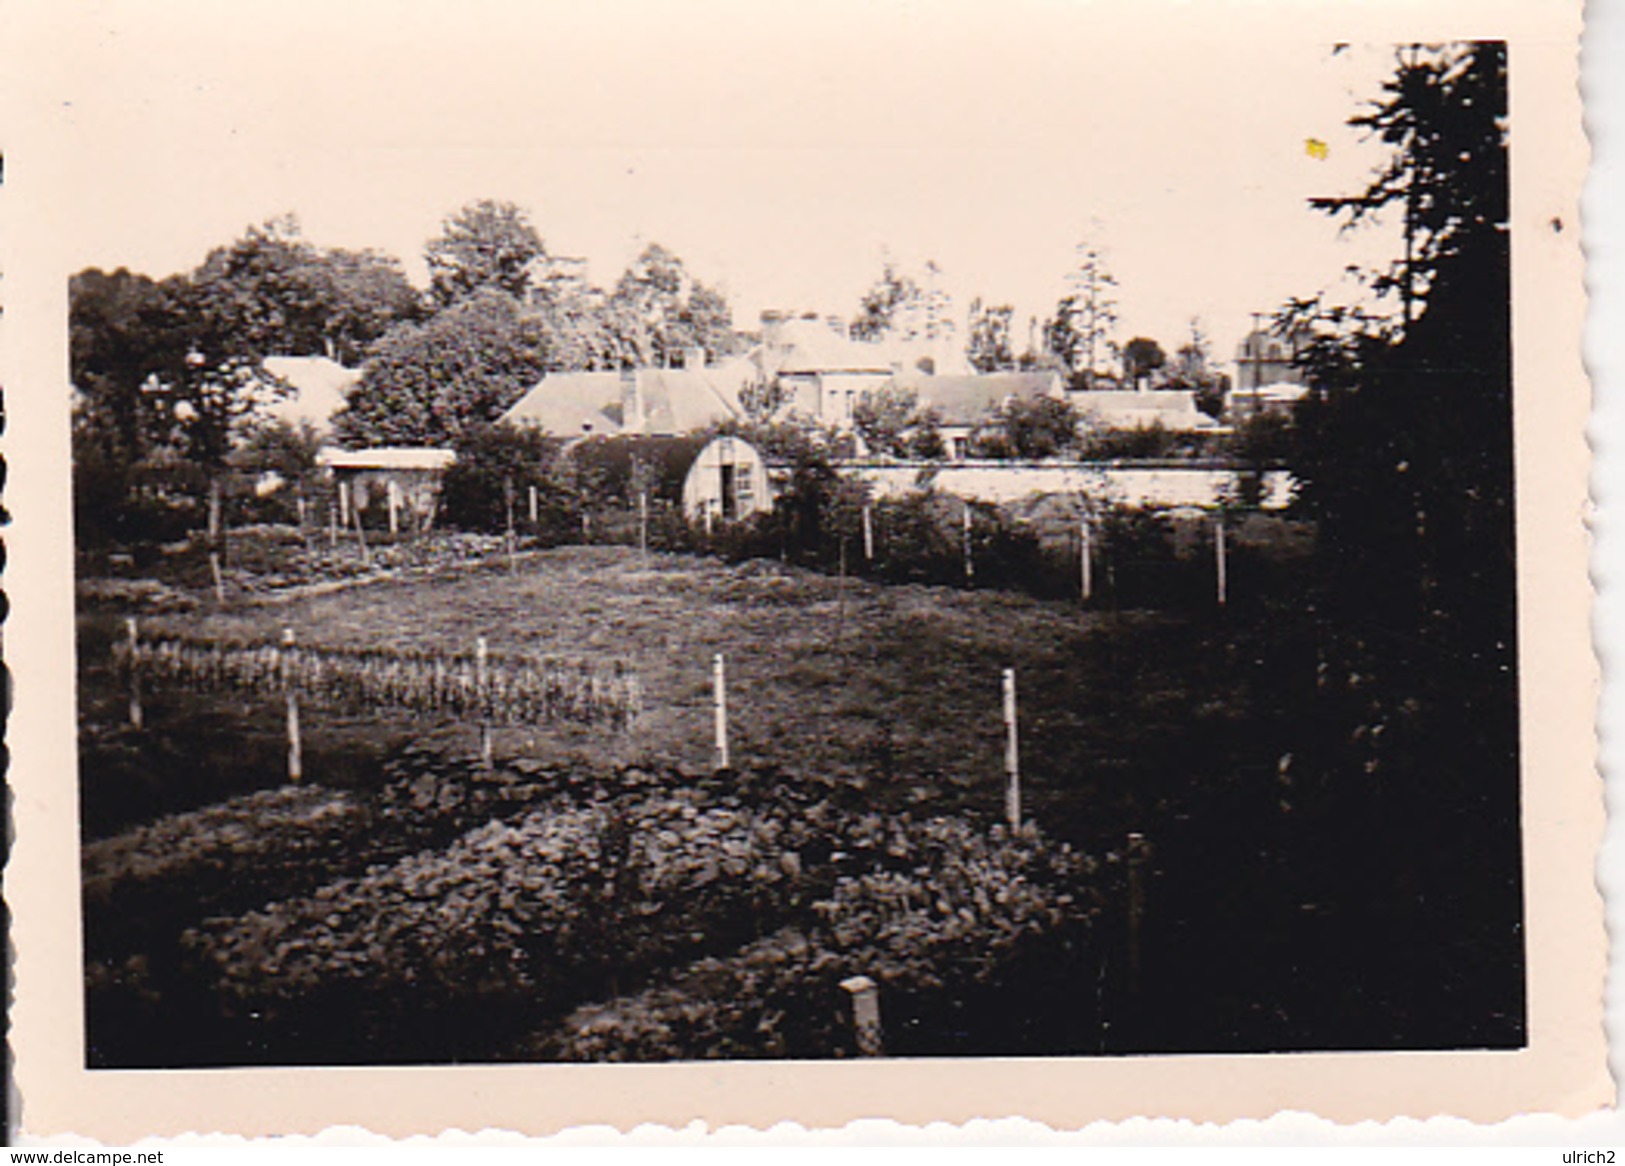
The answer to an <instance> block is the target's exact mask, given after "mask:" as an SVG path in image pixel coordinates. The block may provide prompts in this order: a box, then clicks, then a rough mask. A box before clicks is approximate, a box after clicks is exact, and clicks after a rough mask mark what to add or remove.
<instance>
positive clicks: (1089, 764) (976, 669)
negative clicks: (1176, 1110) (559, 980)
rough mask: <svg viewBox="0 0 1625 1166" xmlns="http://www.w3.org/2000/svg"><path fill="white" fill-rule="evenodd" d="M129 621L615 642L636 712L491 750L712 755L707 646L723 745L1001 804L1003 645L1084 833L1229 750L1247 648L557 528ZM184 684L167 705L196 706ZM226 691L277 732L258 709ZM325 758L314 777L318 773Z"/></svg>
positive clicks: (500, 643) (388, 637)
mask: <svg viewBox="0 0 1625 1166" xmlns="http://www.w3.org/2000/svg"><path fill="white" fill-rule="evenodd" d="M843 591H844V600H843V598H842V594H843ZM1209 622H1210V623H1212V622H1216V621H1209ZM145 626H146V627H148V628H149V629H151V630H152V631H154V632H157V631H160V630H163V629H166V628H167V629H172V630H174V631H177V632H185V633H186V634H188V635H194V636H221V637H233V638H243V639H254V640H265V639H270V638H274V637H275V636H277V635H278V634H279V633H280V630H281V628H282V627H283V626H288V627H292V628H293V629H294V631H295V633H296V634H297V636H298V637H299V640H300V642H301V643H309V644H323V645H331V646H347V647H389V648H410V649H419V650H432V651H436V652H444V653H450V652H468V651H470V650H471V649H472V647H473V644H474V642H475V638H476V637H477V636H479V635H485V636H486V637H487V638H488V639H489V641H490V644H491V650H492V652H493V653H495V654H535V655H556V656H566V657H570V656H590V657H619V658H623V659H626V660H629V661H630V662H631V663H632V664H633V665H634V666H635V667H636V670H637V673H638V675H639V677H640V679H641V682H642V685H643V691H644V694H645V711H644V713H643V715H642V717H641V718H640V719H639V721H638V723H637V724H636V726H635V727H634V728H633V729H632V730H631V732H629V733H625V734H612V733H608V732H606V731H605V730H602V729H596V728H581V727H576V726H569V725H560V726H549V727H544V728H539V729H535V730H505V731H500V732H499V733H498V735H497V746H496V747H497V752H498V753H499V754H515V755H532V756H538V757H551V756H557V755H559V754H560V753H561V752H562V753H564V754H567V755H572V756H580V757H582V758H584V759H586V760H589V761H591V762H593V763H594V764H606V763H608V764H628V763H631V764H635V763H638V762H640V761H653V760H661V761H668V760H669V761H677V762H680V763H684V764H687V765H691V766H694V767H697V768H704V767H708V766H709V765H710V764H711V759H712V706H711V660H712V656H713V655H714V654H715V653H719V652H720V653H722V654H723V655H724V656H725V657H726V659H727V662H728V676H729V708H730V724H731V747H732V752H733V761H734V764H735V766H736V767H737V768H758V767H763V766H767V767H771V766H778V767H781V768H784V769H789V770H793V771H798V772H819V773H824V774H829V775H835V776H840V777H843V778H850V779H851V780H854V781H859V782H866V783H872V784H873V786H874V788H875V790H876V796H877V798H879V799H881V800H882V802H883V803H884V802H888V801H889V800H890V799H892V798H906V799H911V800H924V799H927V798H929V799H932V800H940V801H942V802H943V803H944V808H945V809H950V808H951V809H960V808H972V807H976V806H980V808H982V809H983V810H984V811H985V812H987V813H988V814H990V815H991V814H997V813H998V812H999V808H1000V806H1001V805H1002V792H1001V791H1002V781H1003V777H1002V770H1003V748H1004V729H1003V724H1002V719H1001V703H1000V702H1001V695H1000V673H1001V670H1002V669H1003V668H1006V667H1013V668H1015V669H1016V670H1017V675H1018V683H1019V688H1020V728H1021V750H1022V758H1023V769H1024V773H1023V778H1024V801H1025V805H1026V809H1027V812H1028V814H1029V815H1031V816H1033V817H1034V818H1036V819H1037V820H1038V821H1039V822H1040V823H1041V824H1042V825H1043V826H1044V828H1045V829H1046V830H1048V831H1050V832H1052V833H1058V834H1060V835H1063V836H1068V837H1072V838H1077V839H1080V840H1088V841H1096V840H1101V839H1106V838H1121V836H1122V832H1123V831H1125V830H1128V829H1138V828H1141V827H1142V826H1143V825H1145V823H1142V822H1139V821H1137V820H1136V819H1137V818H1138V817H1139V816H1141V815H1143V814H1145V813H1147V812H1148V811H1150V810H1151V808H1152V807H1154V806H1156V805H1157V804H1159V803H1165V802H1166V799H1167V797H1168V795H1170V794H1173V793H1176V792H1177V791H1176V790H1174V789H1172V788H1170V784H1169V783H1170V780H1172V781H1173V782H1174V783H1175V784H1178V783H1179V782H1181V781H1183V780H1186V779H1187V778H1188V777H1189V776H1192V775H1190V774H1188V773H1187V772H1186V771H1187V770H1188V769H1189V767H1190V766H1191V765H1193V764H1197V763H1200V767H1201V768H1204V769H1207V768H1211V767H1212V766H1213V765H1214V764H1215V762H1216V761H1219V760H1220V758H1219V757H1216V756H1215V755H1214V749H1215V748H1216V747H1220V741H1221V739H1224V740H1225V741H1227V742H1228V744H1225V745H1223V746H1222V748H1221V754H1222V753H1228V752H1229V749H1230V747H1231V746H1232V745H1233V744H1234V743H1235V742H1236V741H1237V739H1238V738H1237V735H1236V734H1235V733H1234V732H1232V731H1230V730H1231V729H1233V728H1234V726H1235V725H1237V724H1238V723H1239V721H1240V720H1241V719H1242V718H1245V717H1246V716H1247V715H1248V710H1247V709H1246V708H1245V707H1244V706H1245V703H1246V700H1247V676H1246V671H1245V669H1238V667H1237V665H1236V662H1235V660H1234V658H1233V657H1234V653H1227V652H1226V651H1224V650H1222V649H1221V648H1215V647H1214V646H1213V644H1212V642H1211V638H1210V637H1209V636H1208V635H1206V634H1204V633H1203V630H1202V629H1193V628H1192V627H1191V626H1190V624H1189V622H1188V621H1187V620H1183V619H1177V618H1174V617H1170V616H1166V615H1155V614H1147V613H1123V614H1097V613H1093V612H1085V611H1082V610H1080V609H1079V608H1077V607H1076V606H1073V605H1068V604H1064V603H1054V602H1043V601H1039V600H1034V599H1029V598H1026V597H1023V596H1019V595H1013V594H1009V593H1000V592H975V591H970V592H966V591H958V590H953V589H947V588H927V587H912V586H910V587H885V586H879V585H874V584H869V583H866V582H862V581H858V580H848V581H847V582H846V583H845V585H844V587H843V585H842V583H841V582H840V581H839V580H837V579H833V578H830V577H827V576H823V575H818V574H813V573H810V572H805V571H800V570H795V569H790V568H785V567H782V566H781V565H779V564H777V563H773V562H763V561H753V562H748V563H744V564H740V565H738V566H729V565H725V564H723V563H720V562H718V561H716V560H711V559H706V558H700V557H694V556H685V555H662V554H654V555H651V556H650V557H649V558H648V559H647V561H645V560H644V559H643V558H642V557H641V556H639V555H638V554H637V552H636V551H633V550H630V549H628V548H621V547H567V548H560V549H558V550H554V551H549V552H545V553H543V554H541V555H539V556H536V557H532V558H528V559H526V560H524V561H523V562H522V563H521V565H520V568H519V570H518V571H517V572H516V573H512V574H510V573H509V572H507V571H506V570H504V569H501V568H494V569H487V570H481V571H479V572H476V573H461V574H453V575H448V576H442V577H438V578H432V579H419V580H413V581H389V582H379V583H373V584H369V585H365V586H358V587H353V588H350V589H346V590H342V591H338V592H333V593H329V594H325V595H320V596H314V597H306V598H301V599H296V600H293V601H290V602H285V603H279V604H272V605H265V606H260V607H251V608H245V609H243V610H240V611H227V612H220V613H214V614H209V615H204V616H201V617H199V616H188V617H184V618H183V617H170V619H169V621H168V622H167V623H166V622H165V621H163V620H152V621H149V622H148V623H147V624H146V625H145ZM192 703H199V702H195V701H194V702H192ZM268 703H269V702H268ZM182 704H183V706H185V707H186V708H187V709H188V711H184V712H181V715H182V716H201V715H207V714H206V713H204V712H203V711H202V710H190V708H189V705H186V704H185V702H182ZM177 711H181V710H180V709H177ZM232 712H233V713H234V714H236V715H237V716H239V717H243V714H247V715H246V717H243V719H244V720H245V721H246V722H249V723H261V722H263V727H264V729H265V732H266V733H267V734H268V735H270V736H271V737H273V738H274V733H275V718H276V710H275V709H265V710H257V709H254V708H252V707H248V706H241V707H237V708H234V709H233V710H232ZM163 724H164V721H163V717H162V715H161V714H160V715H158V716H155V718H154V725H155V727H158V728H159V729H160V731H161V730H162V726H163ZM306 730H307V732H309V733H310V734H312V737H313V739H314V740H316V741H317V742H318V744H317V746H316V748H317V749H318V751H319V749H320V740H321V738H322V736H323V734H324V733H326V734H329V735H331V734H335V733H337V734H351V735H357V736H366V735H367V734H368V732H369V731H370V733H371V734H372V735H373V736H382V737H384V738H390V737H393V736H397V735H409V734H411V733H413V732H416V733H425V732H430V731H433V732H437V733H439V734H440V735H443V736H451V737H454V738H460V739H461V740H463V741H465V742H466V743H467V745H468V747H472V741H473V733H472V730H471V729H470V728H469V727H467V726H427V725H422V724H415V725H414V724H412V723H409V722H405V723H403V722H400V721H398V720H392V719H390V718H382V719H381V720H380V721H379V723H378V724H376V725H357V724H352V723H351V722H349V721H347V720H345V719H344V718H339V717H335V716H333V715H331V714H325V713H323V712H322V711H321V710H311V711H310V713H309V714H308V715H307V717H306ZM1251 744H1253V745H1258V746H1262V745H1263V744H1264V743H1263V742H1258V741H1254V742H1252V743H1251ZM320 764H321V762H320V761H319V760H317V761H315V762H314V765H315V766H316V767H315V768H312V769H311V770H310V772H309V776H310V778H311V779H312V780H315V781H323V780H324V776H323V774H322V772H321V771H320ZM1170 767H1173V768H1174V770H1175V772H1174V773H1172V774H1170V772H1169V770H1170ZM335 784H343V782H342V781H340V782H336V783H335Z"/></svg>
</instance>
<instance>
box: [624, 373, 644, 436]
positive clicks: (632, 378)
mask: <svg viewBox="0 0 1625 1166" xmlns="http://www.w3.org/2000/svg"><path fill="white" fill-rule="evenodd" d="M621 431H622V432H623V433H642V432H643V392H642V386H641V385H639V383H638V370H637V369H636V368H634V367H632V366H631V365H629V364H627V365H622V366H621Z"/></svg>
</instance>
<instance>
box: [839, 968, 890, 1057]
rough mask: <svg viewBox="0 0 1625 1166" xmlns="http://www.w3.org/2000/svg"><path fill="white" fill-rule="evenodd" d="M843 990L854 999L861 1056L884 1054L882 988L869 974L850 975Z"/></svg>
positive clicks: (853, 1014)
mask: <svg viewBox="0 0 1625 1166" xmlns="http://www.w3.org/2000/svg"><path fill="white" fill-rule="evenodd" d="M841 990H842V991H844V992H845V993H846V994H847V996H848V998H850V999H851V1001H852V1029H853V1032H854V1033H855V1034H856V1036H857V1046H858V1055H859V1056H860V1057H878V1056H882V1055H883V1050H884V1041H883V1040H882V1036H881V1029H880V988H879V987H878V986H877V985H876V984H875V982H874V981H873V980H871V979H870V978H869V977H868V976H848V977H847V978H846V979H844V980H842V981H841Z"/></svg>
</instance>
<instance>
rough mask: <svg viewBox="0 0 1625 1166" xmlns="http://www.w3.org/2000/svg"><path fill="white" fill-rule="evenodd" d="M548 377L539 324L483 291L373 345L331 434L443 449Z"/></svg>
mask: <svg viewBox="0 0 1625 1166" xmlns="http://www.w3.org/2000/svg"><path fill="white" fill-rule="evenodd" d="M546 371H547V345H546V334H545V329H544V325H543V321H542V320H541V318H540V317H539V316H538V315H537V314H536V313H534V312H532V311H529V310H527V309H526V308H525V307H524V306H523V305H522V304H520V303H519V302H518V301H516V300H515V299H514V298H513V297H512V296H510V295H507V294H506V293H504V292H502V291H499V290H496V289H494V288H485V289H482V290H481V291H479V292H476V293H475V294H473V295H471V296H469V297H468V298H466V299H464V300H462V301H460V302H458V303H457V304H455V305H453V306H451V307H449V308H446V309H444V310H442V311H440V312H437V313H436V314H435V315H434V316H433V317H431V318H430V319H428V320H427V321H425V322H423V323H421V324H401V325H397V326H396V327H395V328H393V329H391V330H390V332H389V333H388V334H387V335H386V336H385V337H384V338H383V339H382V340H380V341H379V342H378V343H377V344H375V345H374V346H373V349H372V355H371V356H370V357H369V358H368V360H367V363H366V364H365V366H363V369H362V374H361V379H360V381H358V382H357V383H356V384H355V386H354V387H353V388H352V389H351V390H350V394H349V398H348V401H347V403H346V405H345V408H344V409H343V411H341V412H340V413H339V415H338V416H337V417H336V418H335V419H334V429H335V431H336V432H337V433H338V435H339V437H340V438H341V439H342V440H344V441H347V442H351V443H358V444H364V445H429V446H444V445H448V444H451V443H453V442H455V441H457V440H459V439H460V438H461V436H462V435H463V434H464V432H465V431H467V430H469V429H471V428H473V427H476V426H480V425H488V424H491V423H493V422H495V421H497V420H498V419H499V418H500V417H501V416H502V414H503V413H505V412H507V410H508V409H510V408H512V407H513V405H514V404H515V403H517V402H518V400H519V398H520V397H522V396H523V395H524V394H525V392H526V391H527V390H528V389H529V388H530V387H531V386H532V385H534V384H535V383H536V382H537V381H538V380H539V379H540V378H541V377H542V375H543V374H544V373H545V372H546Z"/></svg>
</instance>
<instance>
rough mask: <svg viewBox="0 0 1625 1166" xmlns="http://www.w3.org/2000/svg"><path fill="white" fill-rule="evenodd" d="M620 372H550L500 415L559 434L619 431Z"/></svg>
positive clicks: (571, 434) (505, 418)
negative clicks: (503, 414)
mask: <svg viewBox="0 0 1625 1166" xmlns="http://www.w3.org/2000/svg"><path fill="white" fill-rule="evenodd" d="M620 408H621V374H620V373H618V372H551V373H548V374H547V375H546V376H545V377H543V378H542V379H541V380H540V381H538V382H537V383H536V385H535V386H534V387H533V388H532V389H531V390H530V392H528V393H526V394H525V395H524V396H523V397H521V398H520V399H519V402H518V403H517V404H515V405H514V407H513V408H512V409H509V410H508V412H507V414H506V415H505V416H504V417H503V420H504V421H510V422H512V423H514V424H515V425H534V426H536V427H537V428H539V429H544V430H546V431H547V432H548V433H552V434H556V435H558V436H560V437H579V436H581V435H582V434H605V433H619V432H620V431H621V422H620Z"/></svg>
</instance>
